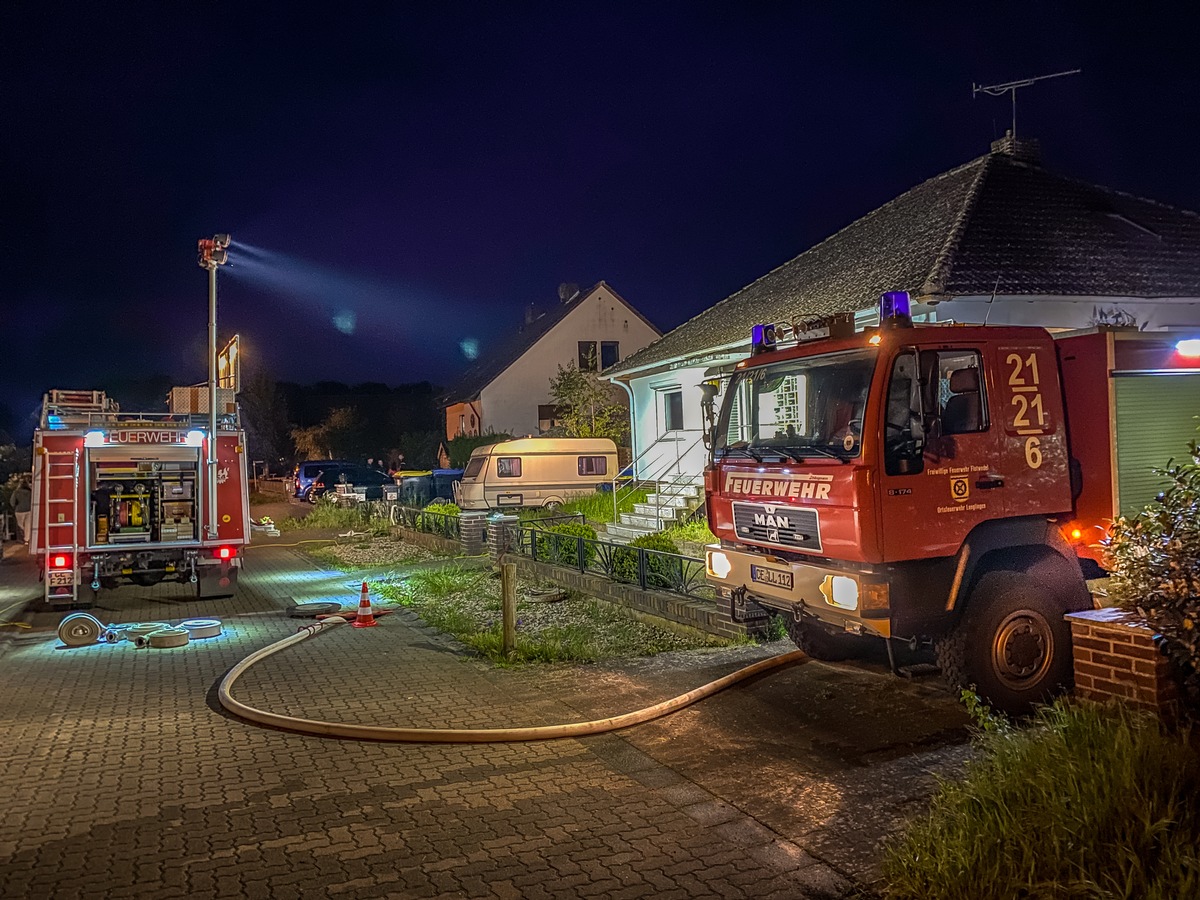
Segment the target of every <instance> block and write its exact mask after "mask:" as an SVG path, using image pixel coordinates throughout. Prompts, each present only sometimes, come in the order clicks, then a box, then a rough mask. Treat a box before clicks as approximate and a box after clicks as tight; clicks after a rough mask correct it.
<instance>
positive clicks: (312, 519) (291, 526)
mask: <svg viewBox="0 0 1200 900" xmlns="http://www.w3.org/2000/svg"><path fill="white" fill-rule="evenodd" d="M364 509H365V507H364V508H360V507H358V506H339V505H338V504H336V503H334V502H333V501H332V500H326V499H325V498H324V497H322V498H320V499H319V500H317V502H316V503H314V504H313V508H312V509H311V510H310V511H309V513H308V515H306V516H305V517H304V518H302V519H299V518H297V519H292V518H288V519H282V520H281V521H279V522H277V523H276V526H277V527H278V528H279V530H280V531H298V530H300V529H302V528H338V529H344V530H347V531H367V532H370V533H371V534H387V533H388V530H389V525H388V522H387V520H386V519H375V520H370V519H368V518H367V514H366V512H365V511H364Z"/></svg>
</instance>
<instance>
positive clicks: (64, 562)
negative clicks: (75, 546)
mask: <svg viewBox="0 0 1200 900" xmlns="http://www.w3.org/2000/svg"><path fill="white" fill-rule="evenodd" d="M50 568H52V569H69V568H71V554H70V553H53V554H51V555H50Z"/></svg>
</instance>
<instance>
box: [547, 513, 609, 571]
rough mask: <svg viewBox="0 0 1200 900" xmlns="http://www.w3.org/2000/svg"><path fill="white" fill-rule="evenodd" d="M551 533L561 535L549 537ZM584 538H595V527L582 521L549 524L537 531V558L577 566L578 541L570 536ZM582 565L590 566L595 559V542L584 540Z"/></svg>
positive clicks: (588, 539)
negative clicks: (547, 526)
mask: <svg viewBox="0 0 1200 900" xmlns="http://www.w3.org/2000/svg"><path fill="white" fill-rule="evenodd" d="M551 534H556V535H561V537H559V538H558V539H557V540H556V539H555V538H552V537H549V535H551ZM573 537H576V538H586V539H587V541H595V540H596V529H595V528H593V527H592V526H591V525H585V524H583V523H582V522H564V523H563V524H561V525H551V526H550V527H549V528H543V529H540V530H539V531H538V532H537V555H538V559H544V560H546V561H547V562H556V563H559V564H561V565H564V566H572V567H575V568H577V567H578V566H579V542H578V541H573V540H571V538H573ZM583 559H584V565H585V566H590V565H591V564H592V563H593V562H594V561H595V559H596V545H595V543H587V542H585V543H584V545H583Z"/></svg>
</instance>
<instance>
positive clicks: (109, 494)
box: [92, 460, 196, 544]
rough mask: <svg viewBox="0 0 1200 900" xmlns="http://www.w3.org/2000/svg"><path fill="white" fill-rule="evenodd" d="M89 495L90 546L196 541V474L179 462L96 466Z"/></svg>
mask: <svg viewBox="0 0 1200 900" xmlns="http://www.w3.org/2000/svg"><path fill="white" fill-rule="evenodd" d="M94 484H95V489H94V491H93V493H92V499H93V504H92V516H93V532H92V533H93V535H94V539H95V543H96V544H125V543H163V542H166V543H172V542H176V541H194V540H196V527H195V522H196V471H195V469H194V468H193V467H192V466H190V465H188V464H186V463H179V462H165V461H157V460H153V461H145V460H140V461H136V462H122V463H119V464H111V463H106V462H100V463H97V465H96V468H95V474H94Z"/></svg>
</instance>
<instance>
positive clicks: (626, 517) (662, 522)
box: [620, 513, 675, 531]
mask: <svg viewBox="0 0 1200 900" xmlns="http://www.w3.org/2000/svg"><path fill="white" fill-rule="evenodd" d="M674 521H675V520H674V519H668V518H665V517H664V518H662V519H659V518H658V517H657V516H655V515H654V514H653V513H651V514H650V515H648V516H639V515H635V514H633V513H621V522H620V524H621V525H627V526H631V527H633V528H643V529H645V530H647V531H662V530H663V529H664V528H668V527H670V525H671V523H672V522H674Z"/></svg>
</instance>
